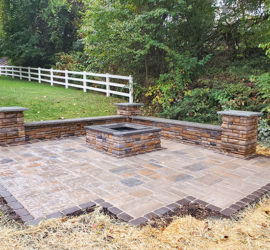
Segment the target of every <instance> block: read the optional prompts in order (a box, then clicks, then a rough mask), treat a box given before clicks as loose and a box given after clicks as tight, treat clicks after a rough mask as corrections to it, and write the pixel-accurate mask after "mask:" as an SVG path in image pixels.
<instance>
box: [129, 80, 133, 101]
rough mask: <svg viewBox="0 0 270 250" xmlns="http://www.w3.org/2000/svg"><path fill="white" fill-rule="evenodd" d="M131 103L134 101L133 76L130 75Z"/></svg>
mask: <svg viewBox="0 0 270 250" xmlns="http://www.w3.org/2000/svg"><path fill="white" fill-rule="evenodd" d="M129 103H133V78H132V76H129Z"/></svg>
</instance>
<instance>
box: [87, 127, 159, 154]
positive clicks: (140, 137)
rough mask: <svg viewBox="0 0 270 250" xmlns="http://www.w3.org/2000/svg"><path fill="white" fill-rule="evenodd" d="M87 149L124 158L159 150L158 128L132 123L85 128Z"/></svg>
mask: <svg viewBox="0 0 270 250" xmlns="http://www.w3.org/2000/svg"><path fill="white" fill-rule="evenodd" d="M85 129H86V142H87V144H88V146H89V147H91V148H94V149H96V150H99V151H102V152H107V153H110V154H112V155H114V156H117V157H125V156H130V155H135V154H141V153H145V152H149V151H153V150H158V149H161V145H160V131H161V129H160V128H156V127H149V126H144V125H139V124H133V123H115V124H106V125H97V126H87V127H85Z"/></svg>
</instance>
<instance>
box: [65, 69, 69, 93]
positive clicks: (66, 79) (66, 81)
mask: <svg viewBox="0 0 270 250" xmlns="http://www.w3.org/2000/svg"><path fill="white" fill-rule="evenodd" d="M65 84H66V89H67V88H68V71H67V70H65Z"/></svg>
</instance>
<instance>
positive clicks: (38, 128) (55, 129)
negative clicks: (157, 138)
mask: <svg viewBox="0 0 270 250" xmlns="http://www.w3.org/2000/svg"><path fill="white" fill-rule="evenodd" d="M125 121H126V118H125V117H124V116H106V117H92V118H78V119H65V120H55V121H42V122H29V123H25V136H26V140H27V141H31V140H49V139H54V138H62V137H68V136H85V135H86V131H85V126H89V125H100V124H109V123H115V122H116V123H117V122H119V123H120V122H125Z"/></svg>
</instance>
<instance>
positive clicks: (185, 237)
mask: <svg viewBox="0 0 270 250" xmlns="http://www.w3.org/2000/svg"><path fill="white" fill-rule="evenodd" d="M160 225H161V226H158V227H155V228H154V227H151V226H149V225H148V226H145V227H142V228H137V227H132V226H130V225H128V224H126V223H121V222H119V221H118V220H115V219H112V218H110V217H109V216H107V215H105V214H103V213H101V212H100V211H98V210H96V211H95V212H93V213H91V214H87V215H82V216H79V217H74V218H63V219H54V220H49V221H43V222H41V223H40V225H39V226H35V227H25V228H23V226H21V225H19V224H16V223H15V222H14V221H8V216H6V215H4V214H2V215H1V216H0V249H270V199H269V197H268V198H264V199H263V200H262V201H261V202H260V203H259V204H258V205H255V206H254V207H250V208H248V209H247V210H246V211H245V212H243V214H242V215H241V218H240V219H239V220H238V221H236V220H227V219H217V218H208V219H205V220H197V219H195V218H193V217H191V216H186V217H183V218H175V219H174V220H173V221H172V222H171V223H170V224H169V225H168V226H167V227H164V226H162V225H164V223H161V224H160Z"/></svg>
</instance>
